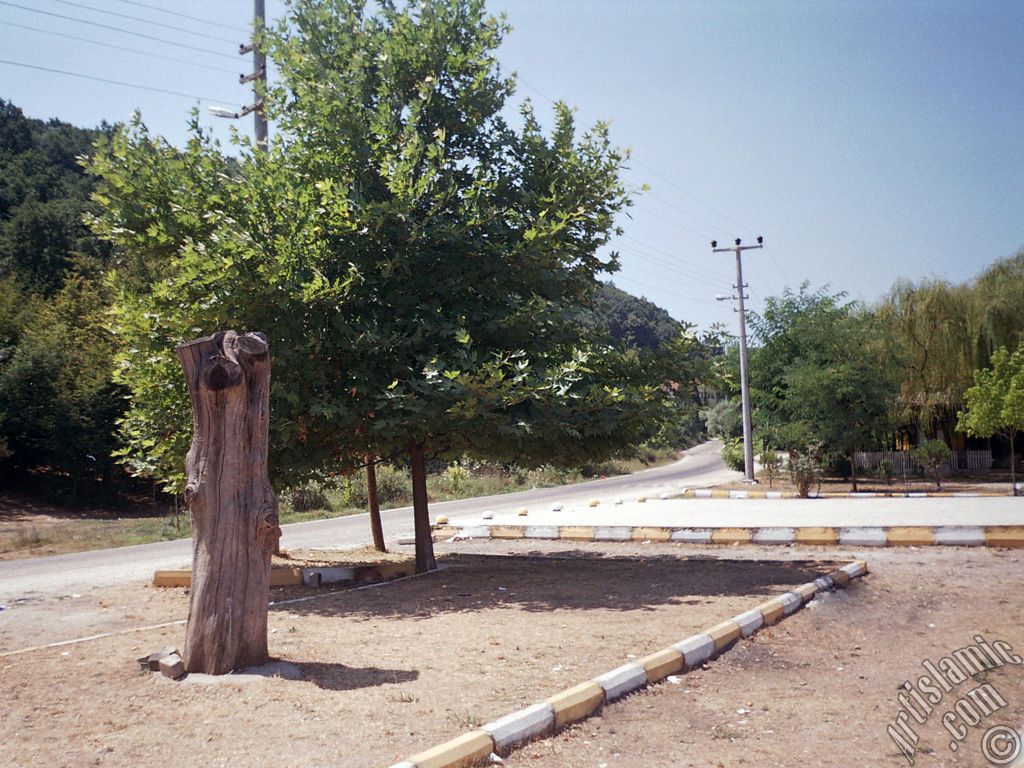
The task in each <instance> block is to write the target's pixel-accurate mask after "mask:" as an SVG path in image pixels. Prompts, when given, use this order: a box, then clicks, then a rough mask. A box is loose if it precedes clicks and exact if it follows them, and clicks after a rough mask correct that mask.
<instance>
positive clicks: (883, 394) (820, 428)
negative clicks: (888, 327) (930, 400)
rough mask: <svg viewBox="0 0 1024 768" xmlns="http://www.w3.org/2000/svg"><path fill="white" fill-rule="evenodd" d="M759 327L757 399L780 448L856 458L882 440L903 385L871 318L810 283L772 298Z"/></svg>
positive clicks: (754, 360) (756, 319)
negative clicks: (899, 384)
mask: <svg viewBox="0 0 1024 768" xmlns="http://www.w3.org/2000/svg"><path fill="white" fill-rule="evenodd" d="M752 325H753V328H754V331H755V334H756V336H757V339H758V341H759V342H760V344H761V346H760V348H758V349H755V350H753V351H752V354H751V364H750V378H751V392H752V398H751V399H752V400H753V402H754V404H755V409H756V410H755V421H756V426H757V427H758V429H759V431H761V432H762V433H764V434H765V435H767V437H768V439H769V440H770V442H771V443H772V444H774V445H778V446H780V447H782V448H783V449H785V450H789V451H799V450H802V449H803V447H804V446H805V445H808V444H814V445H817V446H819V451H820V453H821V454H822V455H829V456H835V455H839V456H849V455H850V454H851V453H852V452H853V451H854V450H856V449H862V448H867V447H870V446H872V445H873V444H876V443H878V442H880V441H881V440H882V438H883V436H884V434H885V432H886V429H887V428H888V426H889V414H890V405H891V403H892V402H893V400H894V399H895V395H896V387H897V383H896V380H895V370H894V367H893V365H892V364H891V362H890V361H889V360H888V359H887V357H886V355H885V351H884V347H883V345H882V342H881V336H880V334H879V330H878V328H877V326H876V325H875V324H874V323H873V322H872V318H871V317H870V316H868V315H866V314H864V313H863V312H861V311H860V310H859V308H858V307H857V306H856V305H854V304H851V303H846V302H844V296H843V294H835V295H832V294H829V293H827V292H825V291H817V292H814V293H811V292H809V291H808V290H807V286H806V284H805V285H803V286H801V288H800V291H799V293H792V292H790V291H789V290H787V291H786V292H785V293H784V294H783V296H782V297H781V298H774V297H772V298H769V299H768V300H767V302H766V304H765V310H764V313H763V314H762V315H759V316H758V315H754V316H753V318H752Z"/></svg>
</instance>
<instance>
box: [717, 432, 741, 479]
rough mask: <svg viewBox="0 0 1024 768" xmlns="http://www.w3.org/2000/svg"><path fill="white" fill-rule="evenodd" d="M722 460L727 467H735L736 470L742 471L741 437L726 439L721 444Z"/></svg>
mask: <svg viewBox="0 0 1024 768" xmlns="http://www.w3.org/2000/svg"><path fill="white" fill-rule="evenodd" d="M722 460H723V461H724V462H725V465H726V466H727V467H729V469H735V470H736V471H737V472H743V471H744V469H745V466H744V459H743V440H742V439H741V438H736V439H734V440H726V441H725V442H724V443H723V444H722Z"/></svg>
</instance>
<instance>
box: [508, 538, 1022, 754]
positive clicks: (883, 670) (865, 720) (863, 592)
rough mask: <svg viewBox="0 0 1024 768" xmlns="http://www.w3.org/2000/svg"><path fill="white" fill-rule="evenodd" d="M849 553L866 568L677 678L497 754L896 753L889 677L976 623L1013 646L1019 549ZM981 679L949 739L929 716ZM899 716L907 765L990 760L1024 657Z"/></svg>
mask: <svg viewBox="0 0 1024 768" xmlns="http://www.w3.org/2000/svg"><path fill="white" fill-rule="evenodd" d="M790 551H791V552H793V551H794V550H790ZM805 551H806V550H800V552H805ZM818 552H819V554H820V556H828V555H831V554H838V553H833V552H830V551H824V550H818ZM735 556H739V553H738V552H737V553H735ZM861 556H863V557H865V558H866V559H867V561H868V564H869V567H870V569H871V574H870V575H869V576H868V577H866V579H863V580H859V581H857V582H855V583H853V584H851V585H850V587H849V588H848V589H846V590H837V591H835V592H832V593H826V594H824V595H821V596H819V597H818V598H817V599H816V600H815V601H814V602H812V603H811V604H810V605H809V606H808V608H805V609H804V610H802V611H800V612H799V613H797V614H796V615H794V616H792V617H790V618H789V619H787V620H786V621H784V622H782V623H781V624H779V625H777V626H775V627H771V628H768V629H765V630H762V631H761V632H759V633H758V634H756V635H755V636H754V637H753V638H751V639H749V640H747V641H744V642H741V643H739V644H738V645H737V646H736V647H735V648H733V649H732V650H731V651H730V652H729V653H727V654H725V655H724V656H722V657H721V658H719V659H718V660H715V661H713V662H711V663H710V664H708V665H706V666H705V667H704V668H703V669H700V670H695V671H693V672H691V673H689V674H687V675H684V676H682V677H681V678H680V681H679V684H678V685H672V684H668V683H666V684H662V685H658V686H655V687H653V688H651V689H648V690H646V691H643V692H641V693H639V694H637V695H634V696H630V697H628V698H626V699H624V700H622V701H620V702H616V703H614V704H612V705H610V706H609V707H607V708H606V709H605V710H604V712H603V713H602V715H601V716H599V717H595V718H592V719H590V720H588V721H585V722H583V723H581V724H578V725H576V726H573V727H571V728H570V729H568V730H566V731H565V732H563V733H561V734H559V735H557V736H555V737H554V738H551V739H548V740H544V741H538V742H535V743H534V744H531V745H529V746H527V747H526V748H525V749H523V750H521V751H519V752H516V753H514V754H513V755H511V756H510V757H509V759H508V760H506V765H508V766H510V767H511V768H525V767H526V766H530V768H556V767H557V768H577V767H579V768H583V767H584V766H586V767H587V768H598V767H599V766H602V765H603V766H607V768H668V766H672V768H676V767H677V766H684V767H685V766H694V767H696V766H702V767H703V766H736V765H751V766H753V765H758V766H760V765H776V766H787V767H788V766H794V767H796V766H800V767H803V766H812V765H813V766H849V765H868V766H894V767H897V766H909V765H910V763H909V762H908V760H907V759H906V758H905V757H904V756H903V754H902V752H901V751H900V749H899V748H898V747H897V745H896V742H895V741H893V740H892V738H891V737H890V736H889V734H888V733H887V730H886V729H887V726H889V725H890V724H893V723H894V721H895V718H896V714H897V711H898V710H899V709H900V706H901V704H900V702H899V701H898V700H897V694H898V693H899V692H900V690H899V686H900V685H901V684H902V683H903V682H904V681H905V680H909V681H916V680H917V679H918V678H919V676H921V675H923V674H926V670H925V669H924V668H923V667H922V666H921V665H922V662H923V661H924V660H926V659H927V660H930V661H932V662H933V663H936V664H937V663H938V662H939V660H940V659H941V658H943V657H947V656H949V655H950V654H951V652H952V651H954V650H956V649H959V648H963V647H964V646H966V645H968V644H971V643H972V642H974V641H973V637H974V635H976V634H980V635H981V636H983V637H984V638H986V640H988V641H994V640H1003V641H1005V642H1008V643H1009V644H1010V645H1012V646H1013V648H1014V651H1015V652H1016V653H1017V654H1019V655H1021V656H1024V598H1022V595H1021V584H1024V553H1020V552H1019V551H1013V550H1002V551H1000V550H984V549H955V548H929V549H907V550H871V551H865V550H861ZM984 683H989V684H991V685H992V686H993V687H994V689H995V690H996V691H997V692H998V693H999V695H1000V696H1001V697H1002V698H1003V699H1004V700H1005V701H1006V702H1007V706H1006V707H1005V708H1001V709H999V710H998V711H996V712H995V713H993V714H992V715H991V716H989V717H986V718H983V719H982V721H981V723H980V724H979V725H978V726H977V727H971V728H966V736H965V738H964V739H963V741H962V742H958V748H957V749H956V751H953V750H952V749H951V748H950V744H951V742H954V741H956V740H955V739H954V738H953V737H952V735H951V734H950V733H949V732H948V731H947V730H946V729H945V728H944V727H943V725H942V716H943V714H944V713H946V712H949V711H953V710H954V708H955V706H956V703H957V701H959V700H960V699H962V698H964V697H966V696H967V693H968V691H970V690H972V689H974V688H976V687H977V686H978V685H980V684H984ZM921 712H922V714H923V711H921ZM910 725H911V726H913V728H914V729H915V731H916V733H917V734H918V736H919V738H920V741H919V742H918V744H917V754H916V756H915V763H914V764H915V765H918V766H922V765H923V766H987V765H992V764H993V763H990V762H988V761H987V760H986V759H985V758H984V757H983V756H982V752H981V739H982V734H983V733H985V732H986V730H987V729H988V728H990V727H992V726H996V725H1008V726H1010V727H1012V728H1014V729H1016V730H1017V731H1022V730H1024V667H1022V666H1012V665H1007V666H1003V667H1001V668H998V669H993V670H990V671H988V672H984V673H982V674H980V675H977V676H975V678H973V679H970V678H969V679H968V680H967V681H965V682H964V683H962V684H960V685H957V686H954V687H953V690H952V691H950V692H948V693H945V692H943V697H942V700H941V702H940V703H938V704H936V705H934V711H933V712H932V713H931V714H930V716H928V717H927V718H926V721H925V724H924V725H919V724H918V723H916V722H915V721H913V720H911V721H910ZM952 725H953V727H954V729H957V730H958V729H959V727H960V726H962V725H963V724H962V722H954V723H953V724H952ZM1014 764H1015V765H1021V764H1024V761H1022V762H1019V763H1014Z"/></svg>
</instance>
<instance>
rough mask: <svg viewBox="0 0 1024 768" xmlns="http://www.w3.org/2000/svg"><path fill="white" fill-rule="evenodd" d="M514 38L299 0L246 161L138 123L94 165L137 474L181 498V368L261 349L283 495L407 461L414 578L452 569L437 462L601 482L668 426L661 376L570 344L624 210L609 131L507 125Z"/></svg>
mask: <svg viewBox="0 0 1024 768" xmlns="http://www.w3.org/2000/svg"><path fill="white" fill-rule="evenodd" d="M506 32H507V26H506V24H505V23H504V21H502V20H499V19H496V18H494V17H491V16H488V15H487V14H486V12H485V9H484V6H483V3H482V2H481V1H480V0H433V1H432V2H426V3H408V4H405V5H403V6H401V7H399V6H398V5H397V4H395V3H392V2H383V3H381V4H380V5H379V6H378V7H371V8H367V7H366V5H365V3H363V2H357V1H355V0H327V1H326V2H324V1H322V0H293V2H290V3H289V4H288V6H287V12H286V14H285V16H284V18H283V20H282V22H281V24H280V26H279V27H277V28H275V29H272V30H270V31H268V32H267V33H266V35H265V36H264V37H263V39H261V40H260V41H258V42H259V44H261V45H263V46H265V47H266V49H267V51H268V53H269V55H270V56H271V57H272V58H273V60H274V61H275V63H276V65H277V70H278V72H279V81H278V82H277V83H276V84H275V85H274V86H272V87H271V88H270V89H269V90H268V91H267V92H266V93H265V94H264V102H265V105H266V109H267V112H268V116H269V117H270V118H271V119H272V120H273V121H274V122H275V124H276V126H277V130H276V131H275V138H274V140H273V141H272V142H271V144H270V146H269V147H268V149H267V151H266V152H263V151H260V150H256V149H254V148H253V147H252V146H251V145H249V144H248V143H247V142H245V141H244V140H238V141H239V145H240V146H239V148H238V158H237V159H232V160H228V159H227V158H225V157H224V156H223V154H222V153H221V152H220V150H219V148H218V147H217V146H216V145H215V144H213V143H211V142H210V140H209V139H208V137H206V136H205V135H204V134H203V132H202V130H201V129H200V128H199V126H198V123H197V121H194V124H193V129H192V138H191V140H190V141H189V143H188V146H187V147H186V148H185V150H184V151H182V152H179V151H177V150H174V149H173V148H171V147H168V146H167V145H166V144H164V143H162V142H160V141H159V140H154V139H153V138H152V137H150V136H149V134H148V133H147V132H146V131H145V128H144V127H143V126H142V125H141V123H140V122H136V123H135V124H134V125H132V126H129V127H128V128H126V129H125V130H123V131H122V132H121V133H120V134H118V135H117V136H115V137H114V139H113V140H112V141H111V142H109V143H108V144H106V145H105V146H104V147H103V148H102V149H101V151H100V152H99V153H98V157H97V160H96V161H95V163H94V165H93V170H94V172H95V173H96V174H98V175H99V176H100V180H101V181H100V192H99V197H98V200H99V201H100V202H101V203H102V204H103V205H104V213H103V214H101V216H100V217H99V218H98V219H97V220H96V221H95V223H94V225H95V228H96V230H97V231H98V232H100V234H102V235H103V236H104V237H106V238H108V239H110V240H111V241H113V242H114V243H115V244H116V245H117V246H118V247H119V252H120V254H121V258H122V262H123V266H122V270H121V271H120V272H119V273H118V277H117V282H118V285H119V289H120V300H119V302H118V308H119V309H118V312H119V314H118V318H117V322H118V327H119V330H120V332H121V337H122V338H123V339H124V340H125V342H126V343H125V345H124V351H123V354H122V357H121V360H122V365H121V366H120V367H119V370H120V376H121V379H122V381H124V382H125V383H126V384H127V385H128V386H129V388H130V389H131V390H132V391H133V393H134V395H135V397H134V400H133V407H132V409H131V411H130V413H129V415H128V417H127V419H126V420H125V424H124V433H125V436H126V437H127V438H128V442H129V448H128V456H127V458H128V459H129V460H130V461H134V462H136V464H137V466H138V468H139V469H140V470H141V471H157V472H161V473H163V474H164V475H165V476H168V477H175V478H176V479H179V477H180V476H174V472H175V471H176V470H175V464H174V461H175V460H176V459H175V457H176V456H177V455H179V454H181V453H183V447H184V443H185V441H186V438H185V436H184V435H187V421H186V415H187V411H186V409H185V402H186V401H185V398H184V392H183V391H182V388H181V387H180V385H179V384H178V382H176V381H175V377H174V372H175V371H174V369H175V366H174V365H173V359H172V358H171V356H170V353H169V352H168V351H167V350H170V349H172V348H173V347H174V345H175V344H177V343H179V342H180V341H181V340H183V339H185V338H191V337H193V336H197V335H201V334H204V333H212V332H214V331H216V330H220V329H222V328H230V327H247V328H259V329H261V330H262V331H264V332H265V333H266V334H267V337H268V341H269V343H270V346H271V348H273V349H274V350H275V363H274V364H275V372H276V373H275V378H274V383H273V386H272V390H271V393H270V399H271V409H272V412H273V418H272V420H271V434H270V465H271V470H270V471H271V477H272V478H273V479H274V480H275V482H277V483H279V484H280V483H284V482H293V481H295V480H297V479H301V478H303V477H308V476H310V475H315V474H316V473H319V472H324V471H329V470H332V469H339V468H341V469H344V468H346V467H351V466H354V465H356V464H361V463H362V462H363V460H364V457H365V456H366V455H367V454H373V455H377V456H387V457H397V456H399V455H405V456H406V457H407V458H408V460H409V463H410V465H411V468H412V475H413V490H414V500H415V503H414V507H415V513H414V517H415V521H416V531H417V536H416V539H417V567H418V568H419V569H420V570H425V569H429V568H431V567H433V551H432V544H431V540H430V531H429V517H428V510H427V496H426V485H425V466H426V459H427V457H428V456H431V455H442V454H448V455H452V454H460V453H464V452H469V453H474V454H477V455H485V456H506V457H510V458H515V459H516V460H517V461H520V462H522V463H530V462H546V461H556V462H557V461H562V460H566V457H570V456H573V457H579V456H581V455H584V454H586V455H587V456H588V457H590V458H595V459H596V458H600V457H601V456H603V455H608V454H611V453H613V452H615V451H617V450H620V451H621V450H623V449H624V448H628V447H630V446H631V445H633V444H635V442H636V441H638V440H640V439H642V438H644V437H646V436H647V435H649V434H650V433H651V432H653V431H654V430H656V429H657V428H658V427H659V426H660V422H659V420H660V417H661V416H662V415H663V411H662V410H660V409H661V407H662V404H663V403H664V401H665V400H666V399H667V398H666V396H665V391H664V390H663V389H662V388H661V386H660V385H661V384H662V382H663V381H665V379H666V372H665V369H664V367H661V368H659V367H658V366H657V364H655V363H652V362H650V361H644V360H640V359H639V358H637V357H635V356H630V355H629V354H627V353H624V352H622V351H620V350H616V349H614V348H612V347H610V346H608V345H607V344H604V343H603V341H602V340H601V339H598V338H595V337H593V335H592V334H589V333H588V332H587V331H586V330H585V329H584V328H583V327H582V326H581V324H580V323H579V322H578V321H577V320H576V318H577V317H578V312H577V311H576V308H577V306H578V305H579V304H580V303H581V302H583V301H585V300H586V299H587V297H588V296H590V295H591V293H592V292H593V291H594V290H595V289H596V288H597V286H598V285H599V283H598V276H599V275H600V274H601V273H603V272H607V271H614V270H615V269H616V268H617V262H616V259H615V256H614V255H612V256H610V257H609V258H608V260H603V259H602V258H600V257H599V256H598V250H599V249H600V248H601V247H602V246H604V245H605V244H606V243H607V242H608V240H609V238H610V236H611V234H612V233H613V232H614V231H615V223H614V220H615V216H616V214H618V213H619V212H620V211H622V210H623V209H624V208H625V207H626V206H628V205H629V203H630V200H629V197H628V194H627V192H626V190H625V188H624V186H623V185H622V183H621V181H620V178H619V174H620V171H621V169H622V166H623V163H624V162H625V159H626V158H625V154H624V153H622V152H620V151H619V150H617V149H616V148H614V147H613V146H612V144H611V142H610V140H609V136H608V130H607V126H606V125H604V124H602V123H599V124H597V125H596V126H594V127H593V128H592V129H590V130H589V131H586V132H584V133H582V135H580V134H579V133H578V131H577V129H576V126H575V125H574V122H573V118H572V113H571V110H570V109H569V108H568V107H567V106H566V105H565V104H558V105H556V107H555V114H554V127H553V130H552V131H551V132H550V134H549V133H546V132H545V131H544V130H542V128H541V125H540V122H539V120H538V119H537V118H536V117H535V115H534V113H533V110H532V107H531V106H530V104H529V103H528V102H527V103H524V104H523V105H522V107H521V115H522V125H521V127H519V128H517V129H514V128H512V127H511V126H510V125H509V124H508V123H507V122H506V120H505V118H504V116H503V115H504V108H505V104H506V101H507V100H508V98H509V97H510V96H511V95H512V93H513V90H514V82H513V80H512V79H511V78H508V77H505V76H504V75H503V74H502V72H501V69H500V67H499V65H498V63H497V59H496V51H497V48H498V46H499V45H500V43H501V41H502V38H503V36H504V34H505V33H506Z"/></svg>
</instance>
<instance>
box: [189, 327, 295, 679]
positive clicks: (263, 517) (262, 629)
mask: <svg viewBox="0 0 1024 768" xmlns="http://www.w3.org/2000/svg"><path fill="white" fill-rule="evenodd" d="M177 351H178V359H179V360H180V361H181V365H182V367H183V368H184V369H185V380H186V382H187V383H188V390H189V395H190V396H191V398H192V430H193V431H192V445H191V447H190V448H189V452H188V457H187V458H186V460H185V471H186V487H185V501H186V503H187V504H188V508H189V514H190V515H191V517H192V590H191V594H190V597H189V615H188V624H187V626H186V630H185V645H184V652H183V656H184V661H185V669H186V670H188V671H189V672H206V673H209V674H215V675H219V674H225V673H227V672H230V671H231V670H233V669H238V668H241V667H246V666H251V665H255V664H262V663H264V662H265V661H266V660H267V603H268V600H269V595H270V587H269V583H270V555H271V553H272V552H273V551H274V548H275V547H276V545H277V541H278V539H279V538H280V536H281V529H280V527H279V525H278V517H277V498H276V497H275V495H274V491H273V489H272V488H271V486H270V481H269V479H268V478H267V436H268V432H267V431H268V426H269V415H270V414H269V399H270V353H269V350H268V347H267V341H266V337H265V336H263V334H260V333H246V334H243V335H239V334H237V333H235V332H234V331H223V332H221V333H217V334H214V335H213V336H209V337H206V338H202V339H195V340H194V341H190V342H188V343H186V344H182V345H181V346H180V347H178V350H177Z"/></svg>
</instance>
